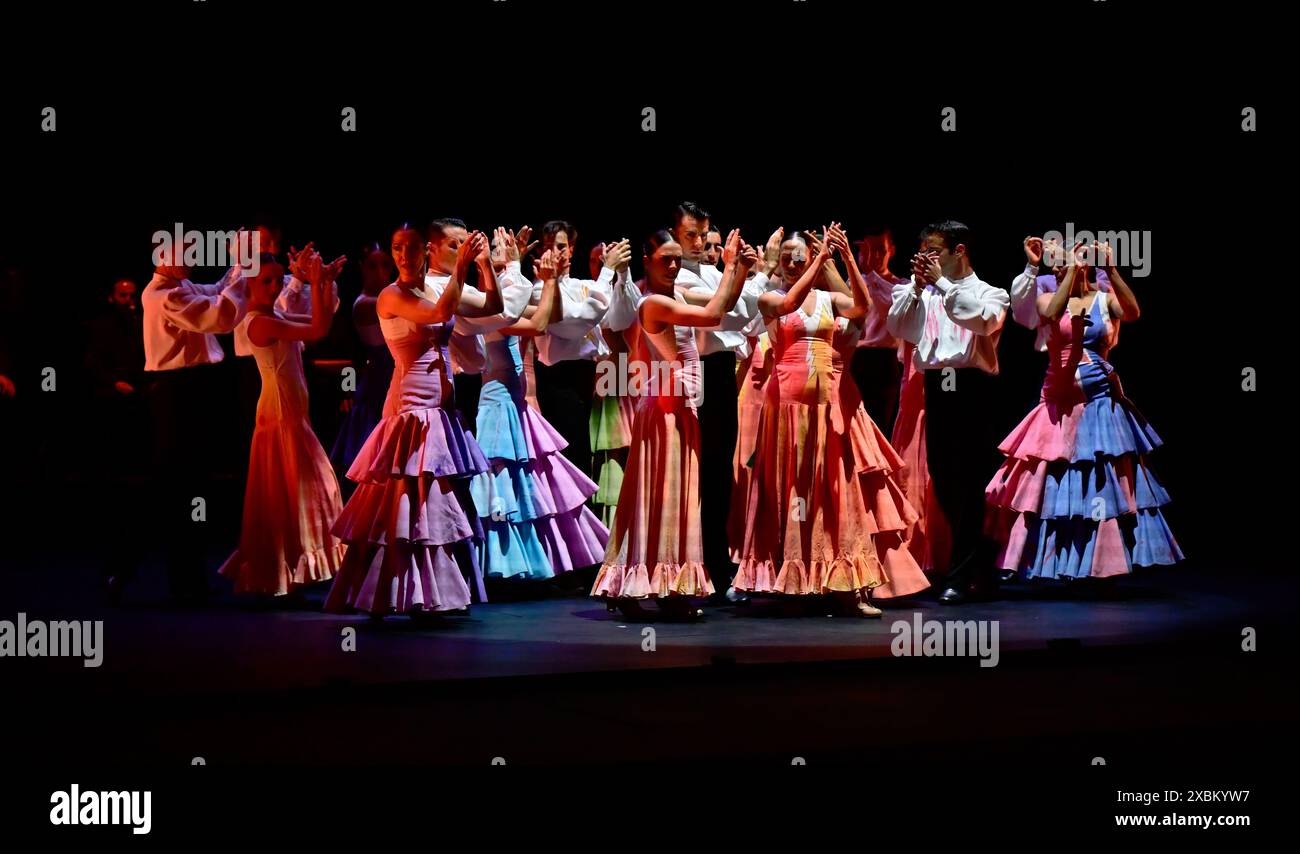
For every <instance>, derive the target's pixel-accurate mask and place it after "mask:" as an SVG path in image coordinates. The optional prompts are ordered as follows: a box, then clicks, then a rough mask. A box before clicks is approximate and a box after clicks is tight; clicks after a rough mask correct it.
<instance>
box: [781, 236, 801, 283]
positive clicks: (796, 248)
mask: <svg viewBox="0 0 1300 854" xmlns="http://www.w3.org/2000/svg"><path fill="white" fill-rule="evenodd" d="M780 264H781V278H782V279H784V280H785V282H786V285H787V286H788V287H794V283H795V282H797V281H799V277H800V276H802V275H803V271H804V270H807V269H808V244H806V243H804V241H803V239H802V238H799V237H792V238H790V239H789V240H787V241H786V242H785V243H782V244H781V258H780Z"/></svg>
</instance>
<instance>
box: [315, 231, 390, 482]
mask: <svg viewBox="0 0 1300 854" xmlns="http://www.w3.org/2000/svg"><path fill="white" fill-rule="evenodd" d="M393 276H394V267H393V259H392V257H391V256H390V255H389V254H388V253H387V252H385V251H384V250H383V249H382V248H381V247H380V246H379V244H378V243H372V244H371V245H370V246H368V247H366V252H365V257H364V258H363V259H362V261H361V293H359V294H357V298H356V301H355V302H353V303H352V325H353V326H354V327H356V330H357V337H358V338H359V339H361V348H362V353H363V354H364V355H363V363H362V366H361V371H360V372H359V376H358V378H357V386H356V391H355V392H354V393H353V395H352V405H351V407H350V408H349V409H348V414H347V417H345V418H344V419H343V425H342V426H341V427H340V428H339V434H338V436H337V437H336V438H335V440H334V447H333V448H332V449H331V450H330V463H331V464H333V466H334V471H335V472H336V473H337V474H338V475H339V476H340V477H343V475H345V474H347V471H348V469H349V468H350V467H351V466H352V461H353V460H355V459H356V458H357V452H358V451H360V450H361V446H362V445H364V444H365V443H366V439H368V438H370V434H371V432H373V431H374V429H375V425H376V424H378V423H379V419H380V418H382V417H383V415H384V398H385V397H387V395H388V384H389V383H390V382H392V380H393V354H392V353H390V352H388V344H386V343H385V342H384V334H383V333H382V332H381V331H380V330H379V315H377V314H375V306H376V305H377V304H378V303H379V292H380V291H382V290H383V289H384V288H385V287H387V285H388V283H389V282H391V281H392V280H393ZM341 486H342V488H343V490H344V493H345V494H344V498H347V497H349V496H350V495H351V494H352V489H353V486H352V482H351V481H349V480H347V479H346V478H344V480H343V482H342V484H341Z"/></svg>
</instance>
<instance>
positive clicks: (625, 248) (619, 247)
mask: <svg viewBox="0 0 1300 854" xmlns="http://www.w3.org/2000/svg"><path fill="white" fill-rule="evenodd" d="M601 245H602V246H604V253H605V260H604V264H605V266H606V267H608V268H609V269H611V270H616V271H618V272H620V273H621V272H623V271H624V270H626V269H627V268H628V265H629V264H631V263H632V243H631V241H629V240H628V239H627V238H626V237H625V238H623V239H622V240H620V241H619V242H617V243H611V244H609V245H607V246H606V245H605V244H601Z"/></svg>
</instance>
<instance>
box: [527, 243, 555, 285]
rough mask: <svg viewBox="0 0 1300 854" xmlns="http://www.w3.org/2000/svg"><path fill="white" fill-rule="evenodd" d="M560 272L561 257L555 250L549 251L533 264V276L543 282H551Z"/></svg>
mask: <svg viewBox="0 0 1300 854" xmlns="http://www.w3.org/2000/svg"><path fill="white" fill-rule="evenodd" d="M559 272H560V256H559V255H557V254H556V252H555V250H554V249H547V250H546V251H545V252H543V253H542V257H541V258H540V259H538V260H536V261H534V262H533V275H534V276H536V277H537V278H538V279H540V280H541V281H542V282H549V281H551V280H552V279H554V278H556V277H557V276H558V275H559Z"/></svg>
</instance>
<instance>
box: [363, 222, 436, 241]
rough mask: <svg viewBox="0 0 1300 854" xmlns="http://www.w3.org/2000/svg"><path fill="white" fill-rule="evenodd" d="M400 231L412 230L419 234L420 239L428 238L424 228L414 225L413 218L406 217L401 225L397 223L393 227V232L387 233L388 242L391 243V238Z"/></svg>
mask: <svg viewBox="0 0 1300 854" xmlns="http://www.w3.org/2000/svg"><path fill="white" fill-rule="evenodd" d="M402 231H414V232H415V233H416V234H418V235H420V240H421V241H424V240H427V239H428V238H427V237H426V236H425V233H424V229H422V228H420V227H419V226H418V225H415V220H410V219H408V220H406V221H405V222H403V223H402V224H401V225H399V226H398V227H397V228H394V229H393V233H392V234H390V235H388V241H389V243H392V241H393V238H394V237H395V236H396V235H397V234H398V232H402ZM376 245H377V244H376Z"/></svg>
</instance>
